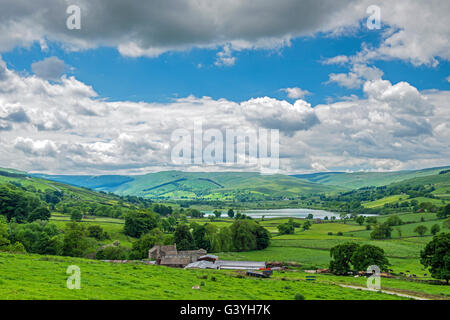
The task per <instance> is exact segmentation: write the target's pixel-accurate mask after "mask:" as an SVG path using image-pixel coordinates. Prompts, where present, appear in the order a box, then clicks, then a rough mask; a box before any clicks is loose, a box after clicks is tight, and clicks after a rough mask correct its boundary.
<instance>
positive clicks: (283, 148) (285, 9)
mask: <svg viewBox="0 0 450 320" xmlns="http://www.w3.org/2000/svg"><path fill="white" fill-rule="evenodd" d="M73 5H74V6H75V9H76V8H79V13H80V15H79V16H77V11H76V10H75V11H73ZM71 6H72V7H71ZM449 14H450V3H449V2H448V1H446V0H442V1H437V0H432V1H415V0H399V1H395V3H389V2H386V1H374V0H370V1H365V0H345V1H333V0H321V1H316V0H314V1H313V0H306V1H299V0H296V1H294V0H280V1H267V0H260V1H245V2H243V1H235V0H215V1H209V0H164V1H162V0H161V1H148V2H144V1H139V0H130V1H119V0H99V1H95V2H91V1H87V0H73V1H68V0H36V1H32V2H30V1H21V0H1V1H0V166H1V167H8V168H15V169H20V170H25V171H30V172H42V173H53V174H137V173H147V172H154V171H161V170H186V171H223V170H232V171H240V170H245V171H254V170H257V167H255V166H254V165H253V164H251V163H249V164H246V165H241V164H239V165H238V164H236V165H231V166H230V165H224V164H221V163H216V164H206V163H203V164H198V163H183V164H179V163H175V162H174V161H173V157H171V151H172V150H173V147H174V141H173V134H174V132H177V130H179V129H184V130H188V131H190V130H193V127H194V124H195V123H201V124H202V126H203V129H204V130H208V129H211V130H219V131H220V132H225V130H226V129H239V130H243V132H253V131H258V130H260V129H267V130H278V131H279V157H280V162H279V166H280V168H279V169H280V172H281V173H288V174H290V173H308V172H322V171H393V170H405V169H419V168H425V167H436V166H446V165H450V161H449V159H450V149H449V141H450V121H449V120H450V61H449V60H450V26H449V24H448V21H447V20H448V16H449ZM74 19H75V20H74ZM76 22H79V28H78V25H77V26H76V28H73V27H71V26H75V25H74V23H76ZM378 22H379V24H377V23H378ZM236 143H239V142H236Z"/></svg>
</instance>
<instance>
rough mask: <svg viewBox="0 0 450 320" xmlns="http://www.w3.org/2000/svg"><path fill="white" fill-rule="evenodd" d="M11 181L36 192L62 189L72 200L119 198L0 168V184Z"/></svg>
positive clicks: (100, 201) (109, 199) (97, 200)
mask: <svg viewBox="0 0 450 320" xmlns="http://www.w3.org/2000/svg"><path fill="white" fill-rule="evenodd" d="M4 183H12V184H15V185H21V186H24V187H27V188H28V187H33V188H34V189H32V190H35V191H37V192H45V191H46V190H52V191H62V192H63V193H64V194H65V195H67V196H68V197H70V198H72V199H74V200H82V201H90V202H97V203H102V204H112V203H115V202H117V201H118V200H119V199H118V197H117V196H115V195H110V194H105V193H99V192H95V191H91V190H88V189H85V188H81V187H75V186H72V185H68V184H64V183H61V182H57V181H50V180H46V179H43V178H38V177H33V176H30V175H28V174H27V173H26V172H21V171H16V170H5V169H3V168H0V184H4Z"/></svg>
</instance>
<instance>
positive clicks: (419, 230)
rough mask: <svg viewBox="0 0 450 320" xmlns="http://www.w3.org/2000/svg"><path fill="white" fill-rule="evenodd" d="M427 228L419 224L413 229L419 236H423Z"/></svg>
mask: <svg viewBox="0 0 450 320" xmlns="http://www.w3.org/2000/svg"><path fill="white" fill-rule="evenodd" d="M427 230H428V229H427V227H425V226H423V225H420V226H417V227H416V228H415V229H414V232H415V233H417V234H418V235H419V236H420V237H423V235H424V234H425V233H426V232H427Z"/></svg>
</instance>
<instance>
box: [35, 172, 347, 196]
mask: <svg viewBox="0 0 450 320" xmlns="http://www.w3.org/2000/svg"><path fill="white" fill-rule="evenodd" d="M35 176H37V177H43V178H46V179H49V180H54V181H59V182H63V183H68V184H72V185H77V186H82V187H89V188H92V189H95V190H103V191H110V192H115V193H117V194H120V195H135V196H141V197H147V198H164V199H198V198H204V199H234V198H236V197H237V196H238V194H239V195H240V196H244V197H250V198H254V197H266V196H271V197H278V198H283V197H289V196H293V195H299V194H313V193H322V192H334V191H338V190H342V188H338V187H334V186H325V185H320V184H317V183H314V182H310V181H307V180H303V179H298V178H295V177H291V176H286V175H261V174H259V173H256V172H210V173H203V172H202V173H197V172H181V171H164V172H157V173H149V174H146V175H136V176H61V175H59V176H52V175H35Z"/></svg>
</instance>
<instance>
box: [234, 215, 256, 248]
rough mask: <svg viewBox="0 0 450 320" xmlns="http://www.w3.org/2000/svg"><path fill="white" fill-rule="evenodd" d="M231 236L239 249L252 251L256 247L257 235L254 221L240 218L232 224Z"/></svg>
mask: <svg viewBox="0 0 450 320" xmlns="http://www.w3.org/2000/svg"><path fill="white" fill-rule="evenodd" d="M230 228H231V236H232V239H233V245H234V248H235V249H236V250H237V251H250V250H255V249H256V236H255V234H254V233H253V231H254V222H252V221H248V220H238V221H235V222H234V223H233V224H232V225H231V227H230Z"/></svg>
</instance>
